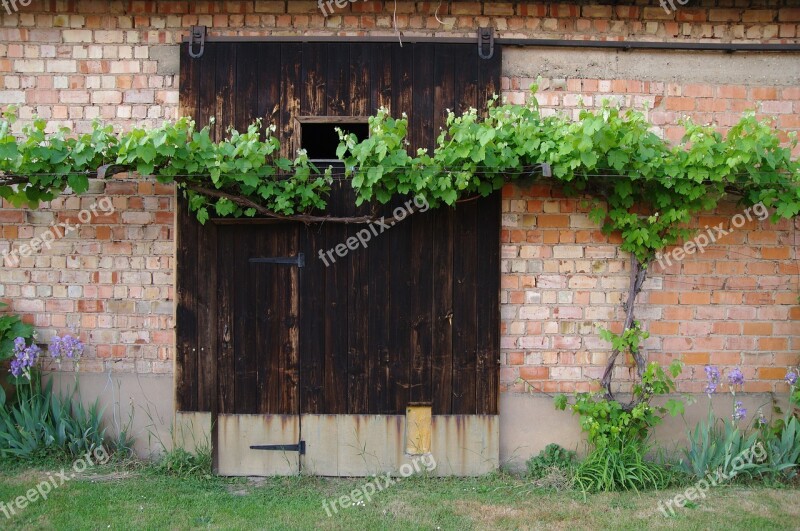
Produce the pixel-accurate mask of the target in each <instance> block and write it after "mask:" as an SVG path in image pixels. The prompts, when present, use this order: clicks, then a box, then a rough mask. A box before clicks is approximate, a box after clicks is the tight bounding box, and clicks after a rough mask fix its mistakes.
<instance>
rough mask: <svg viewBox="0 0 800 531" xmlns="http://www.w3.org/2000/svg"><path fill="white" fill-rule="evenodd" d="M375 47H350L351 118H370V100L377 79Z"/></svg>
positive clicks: (359, 45)
mask: <svg viewBox="0 0 800 531" xmlns="http://www.w3.org/2000/svg"><path fill="white" fill-rule="evenodd" d="M374 52H375V47H374V46H369V45H363V44H351V45H350V84H349V90H350V97H349V102H350V112H349V114H350V116H370V115H371V114H374V111H373V110H372V109H371V107H372V106H371V104H370V103H371V102H370V98H371V95H372V83H373V78H374V77H375V75H374V71H375V56H374Z"/></svg>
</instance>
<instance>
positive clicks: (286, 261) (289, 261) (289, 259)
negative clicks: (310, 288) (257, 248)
mask: <svg viewBox="0 0 800 531" xmlns="http://www.w3.org/2000/svg"><path fill="white" fill-rule="evenodd" d="M250 263H251V264H283V265H296V266H297V267H305V266H306V255H305V254H304V253H298V254H297V256H279V257H273V258H251V259H250Z"/></svg>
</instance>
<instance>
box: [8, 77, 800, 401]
mask: <svg viewBox="0 0 800 531" xmlns="http://www.w3.org/2000/svg"><path fill="white" fill-rule="evenodd" d="M535 91H536V87H533V92H534V93H535ZM15 119H16V117H15V116H14V111H13V109H12V110H11V111H10V112H7V113H6V119H5V120H0V197H3V198H5V199H8V200H10V201H11V202H12V203H14V204H27V205H29V206H31V207H35V206H36V205H38V204H39V203H40V202H41V201H47V200H49V199H51V198H52V197H54V196H55V195H57V194H58V193H60V192H62V191H63V190H65V189H66V188H67V186H69V187H70V188H71V189H72V190H73V191H75V192H77V193H81V192H83V191H85V190H86V189H87V188H88V179H89V177H90V176H92V175H97V171H98V166H100V165H101V164H102V165H103V167H104V168H105V169H104V171H103V172H101V173H102V175H103V176H106V177H107V176H109V175H110V174H111V173H113V172H114V171H137V172H139V173H140V174H142V175H151V174H152V175H155V176H156V178H157V179H159V181H161V182H175V183H177V184H178V186H179V187H180V188H181V189H182V190H183V191H184V193H185V194H186V196H187V197H188V198H189V207H190V209H191V210H192V211H193V212H195V213H196V215H197V217H198V219H199V220H200V221H205V220H207V219H208V218H209V217H210V216H211V215H212V214H216V215H217V216H235V217H239V216H255V215H261V216H268V217H273V218H290V219H295V220H300V221H305V222H314V221H339V222H358V221H361V222H365V221H368V217H359V218H331V217H329V216H324V215H321V216H317V215H314V214H313V212H314V211H319V210H323V209H324V208H325V206H326V198H327V194H328V192H329V190H330V183H331V178H332V175H331V172H330V168H329V169H328V170H326V172H325V173H324V174H321V173H320V171H319V169H318V168H316V167H314V166H313V164H311V163H310V161H309V160H308V157H307V156H306V154H305V153H304V152H302V151H300V152H298V154H297V156H296V157H295V158H294V159H288V158H285V157H281V156H280V155H279V145H278V140H277V139H276V138H275V137H274V136H273V133H274V127H273V126H270V127H267V128H263V127H261V124H260V123H256V124H253V125H252V126H250V127H249V128H248V129H247V131H246V132H243V133H239V132H237V131H234V130H231V131H228V133H227V136H226V138H223V139H221V140H219V141H218V142H214V141H212V140H211V135H210V130H209V128H208V127H206V128H203V129H201V130H196V128H195V124H194V123H193V122H192V121H191V120H188V119H186V118H182V119H180V120H178V121H176V122H174V123H164V124H163V125H162V126H160V127H158V128H155V129H152V130H143V129H139V128H134V129H132V130H131V131H129V132H126V133H121V134H115V133H114V132H113V129H112V128H111V127H110V126H107V125H102V124H100V123H99V122H97V123H95V124H94V126H93V130H92V132H91V133H90V134H85V135H81V136H77V137H75V136H73V135H72V134H71V132H70V131H69V130H68V129H64V128H61V129H59V130H58V131H57V132H56V133H54V134H52V135H48V134H45V125H46V124H45V121H44V120H40V119H36V120H34V121H33V122H32V123H30V124H26V125H25V126H24V127H23V131H22V139H23V140H18V139H17V138H16V137H15V136H14V135H13V134H12V133H11V127H10V125H11V123H12V122H13V121H14V120H15ZM683 126H684V128H685V131H686V133H685V135H684V137H683V138H682V140H681V141H680V142H679V143H677V144H675V145H672V144H670V142H669V141H668V140H665V139H663V138H660V137H659V136H658V135H657V134H656V133H655V132H654V131H653V130H652V129H651V126H650V124H649V123H648V122H647V120H646V118H645V116H644V114H642V113H641V112H638V111H633V110H628V111H624V110H621V109H619V108H616V107H614V106H613V105H610V104H608V103H603V105H602V106H601V107H600V108H597V109H586V108H584V109H581V111H580V113H579V116H578V118H577V119H574V120H573V119H572V117H571V116H566V115H564V114H555V115H550V116H544V115H543V114H542V113H541V112H540V111H539V106H538V103H537V101H536V99H535V97H532V98H531V100H530V103H528V104H527V105H517V104H508V103H503V102H500V101H499V100H498V99H497V98H494V99H493V100H491V101H490V102H489V103H488V105H487V107H486V109H485V112H483V113H479V112H478V111H477V110H475V109H471V110H469V111H468V112H466V113H464V114H463V115H461V116H456V115H455V114H453V113H450V114H449V115H448V117H447V122H446V126H445V128H444V130H443V131H442V133H441V134H440V135H439V137H438V139H437V142H436V146H435V149H434V150H433V152H428V151H427V150H425V149H420V150H418V151H417V153H416V154H409V153H408V151H407V147H408V141H407V136H408V119H407V118H406V117H405V116H403V117H402V118H394V117H392V116H390V114H389V112H388V111H387V110H386V109H381V110H379V111H378V113H377V115H376V116H373V117H371V118H370V120H369V129H370V135H369V137H368V138H365V139H362V140H359V139H357V138H356V137H355V136H353V135H342V136H341V144H340V146H339V148H338V150H337V155H338V156H339V158H340V159H342V160H343V161H344V162H345V171H346V173H347V176H349V177H351V178H352V179H351V183H352V186H353V188H354V190H355V192H356V197H357V202H358V204H361V203H363V202H368V201H373V200H376V201H379V202H382V203H386V202H388V201H389V200H390V199H391V198H392V197H394V196H397V195H404V194H416V195H419V196H422V197H424V198H425V199H426V200H427V202H428V203H429V204H430V205H431V206H437V205H442V204H444V205H450V206H453V205H455V204H456V202H457V201H459V200H460V199H465V198H474V197H477V196H486V195H489V194H490V193H492V192H493V191H495V190H498V189H500V188H501V187H502V186H503V185H504V184H505V183H506V182H508V181H515V180H520V179H523V180H524V179H529V178H530V177H531V176H532V175H534V174H537V175H538V174H539V173H540V169H542V167H543V166H542V165H543V164H547V165H548V167H549V168H551V169H552V176H553V178H554V179H555V180H556V182H557V183H558V184H559V185H560V186H562V187H563V188H564V189H565V191H566V192H567V193H569V194H573V195H583V196H586V197H588V198H589V199H591V201H592V210H591V217H592V219H593V220H595V221H596V222H597V223H599V224H600V225H601V226H602V229H603V231H604V232H606V233H617V234H619V235H620V236H621V239H622V243H621V249H622V250H623V251H625V252H628V253H630V255H631V266H630V288H629V291H628V297H627V301H626V302H625V303H624V306H625V313H626V316H625V320H624V322H623V325H622V333H621V336H620V337H622V338H624V341H623V343H621V344H620V346H624V347H631V346H634V344H633V343H632V342H631V341H630V340H631V339H632V337H631V336H630V334H629V333H628V331H629V330H631V329H633V327H634V326H635V325H634V323H635V315H634V313H635V302H636V297H637V295H638V294H639V293H640V292H641V289H642V286H643V283H644V281H645V278H646V276H647V274H648V271H649V267H650V265H651V264H652V262H653V260H654V259H655V257H656V256H657V253H659V252H660V251H663V250H664V249H666V248H667V247H669V246H672V245H675V244H677V243H678V242H680V241H681V240H682V239H686V238H689V237H690V236H691V235H692V234H693V232H694V231H693V230H691V229H690V228H689V224H690V222H691V221H692V219H693V217H694V216H696V215H698V214H700V213H701V212H707V211H710V210H713V209H714V208H715V207H716V206H717V205H718V204H719V202H720V201H721V200H723V198H725V197H728V196H729V195H730V194H734V195H737V196H739V198H740V200H741V202H742V203H744V204H747V205H755V204H759V203H760V204H763V205H764V206H765V207H766V208H772V209H773V214H772V219H773V221H774V220H778V219H780V218H792V217H795V216H797V215H798V213H800V165H798V162H797V161H796V160H795V159H793V158H792V149H793V148H794V147H795V146H796V145H797V136H796V135H795V134H794V133H790V134H789V141H788V142H787V143H786V144H784V143H782V141H781V136H780V135H779V133H778V132H777V131H776V130H775V129H774V127H773V124H772V123H770V122H768V121H763V120H758V119H757V118H756V116H755V113H753V112H748V113H746V114H745V115H744V116H743V117H742V119H741V120H740V121H739V123H737V124H735V125H734V126H733V127H731V128H730V129H729V130H728V132H727V135H726V136H723V135H722V134H721V133H720V132H719V131H716V130H715V129H714V128H713V127H711V126H703V125H697V124H694V123H692V122H690V121H685V122H684V123H683ZM262 137H263V138H262ZM109 165H112V166H109ZM620 353H622V352H621V351H620V350H617V349H614V350H613V351H612V355H611V356H610V358H609V361H608V363H607V366H606V370H605V373H604V375H603V378H602V380H601V385H602V387H603V388H604V390H605V393H606V396H607V397H608V398H609V399H613V398H614V395H613V391H614V390H613V389H612V386H611V375H612V373H613V368H614V366H615V363H616V361H617V359H618V356H619V354H620ZM630 353H631V354H634V356H633V357H634V361H635V363H636V365H637V373H638V374H639V375H640V376H641V375H642V374H643V373H644V372H645V363H646V362H645V359H644V357H643V356H641V355H639V353H638V351H636V352H633V351H631V352H630ZM625 354H627V353H625Z"/></svg>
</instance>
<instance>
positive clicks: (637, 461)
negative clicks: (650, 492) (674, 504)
mask: <svg viewBox="0 0 800 531" xmlns="http://www.w3.org/2000/svg"><path fill="white" fill-rule="evenodd" d="M647 450H648V448H647V447H646V446H645V445H644V444H643V443H641V442H640V441H620V442H619V444H616V445H602V446H598V447H597V448H595V449H593V450H592V451H591V452H590V453H589V455H587V456H586V459H585V460H584V461H583V462H581V463H580V464H579V465H578V467H577V469H576V470H575V477H574V481H575V484H576V485H577V486H578V487H579V488H580V489H581V490H582V491H583V492H584V493H586V492H614V491H620V490H635V491H639V490H645V489H661V488H665V487H667V486H669V484H670V482H671V475H670V473H669V472H668V471H667V470H666V469H665V468H664V467H663V466H662V465H660V464H658V463H654V462H652V461H648V460H647V459H645V455H646V454H647Z"/></svg>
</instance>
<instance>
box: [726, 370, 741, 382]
mask: <svg viewBox="0 0 800 531" xmlns="http://www.w3.org/2000/svg"><path fill="white" fill-rule="evenodd" d="M728 381H729V382H730V383H731V385H742V384H744V374H742V371H740V370H739V368H738V367H736V368H734V369H733V370H732V371H731V373H730V374H729V375H728Z"/></svg>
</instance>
